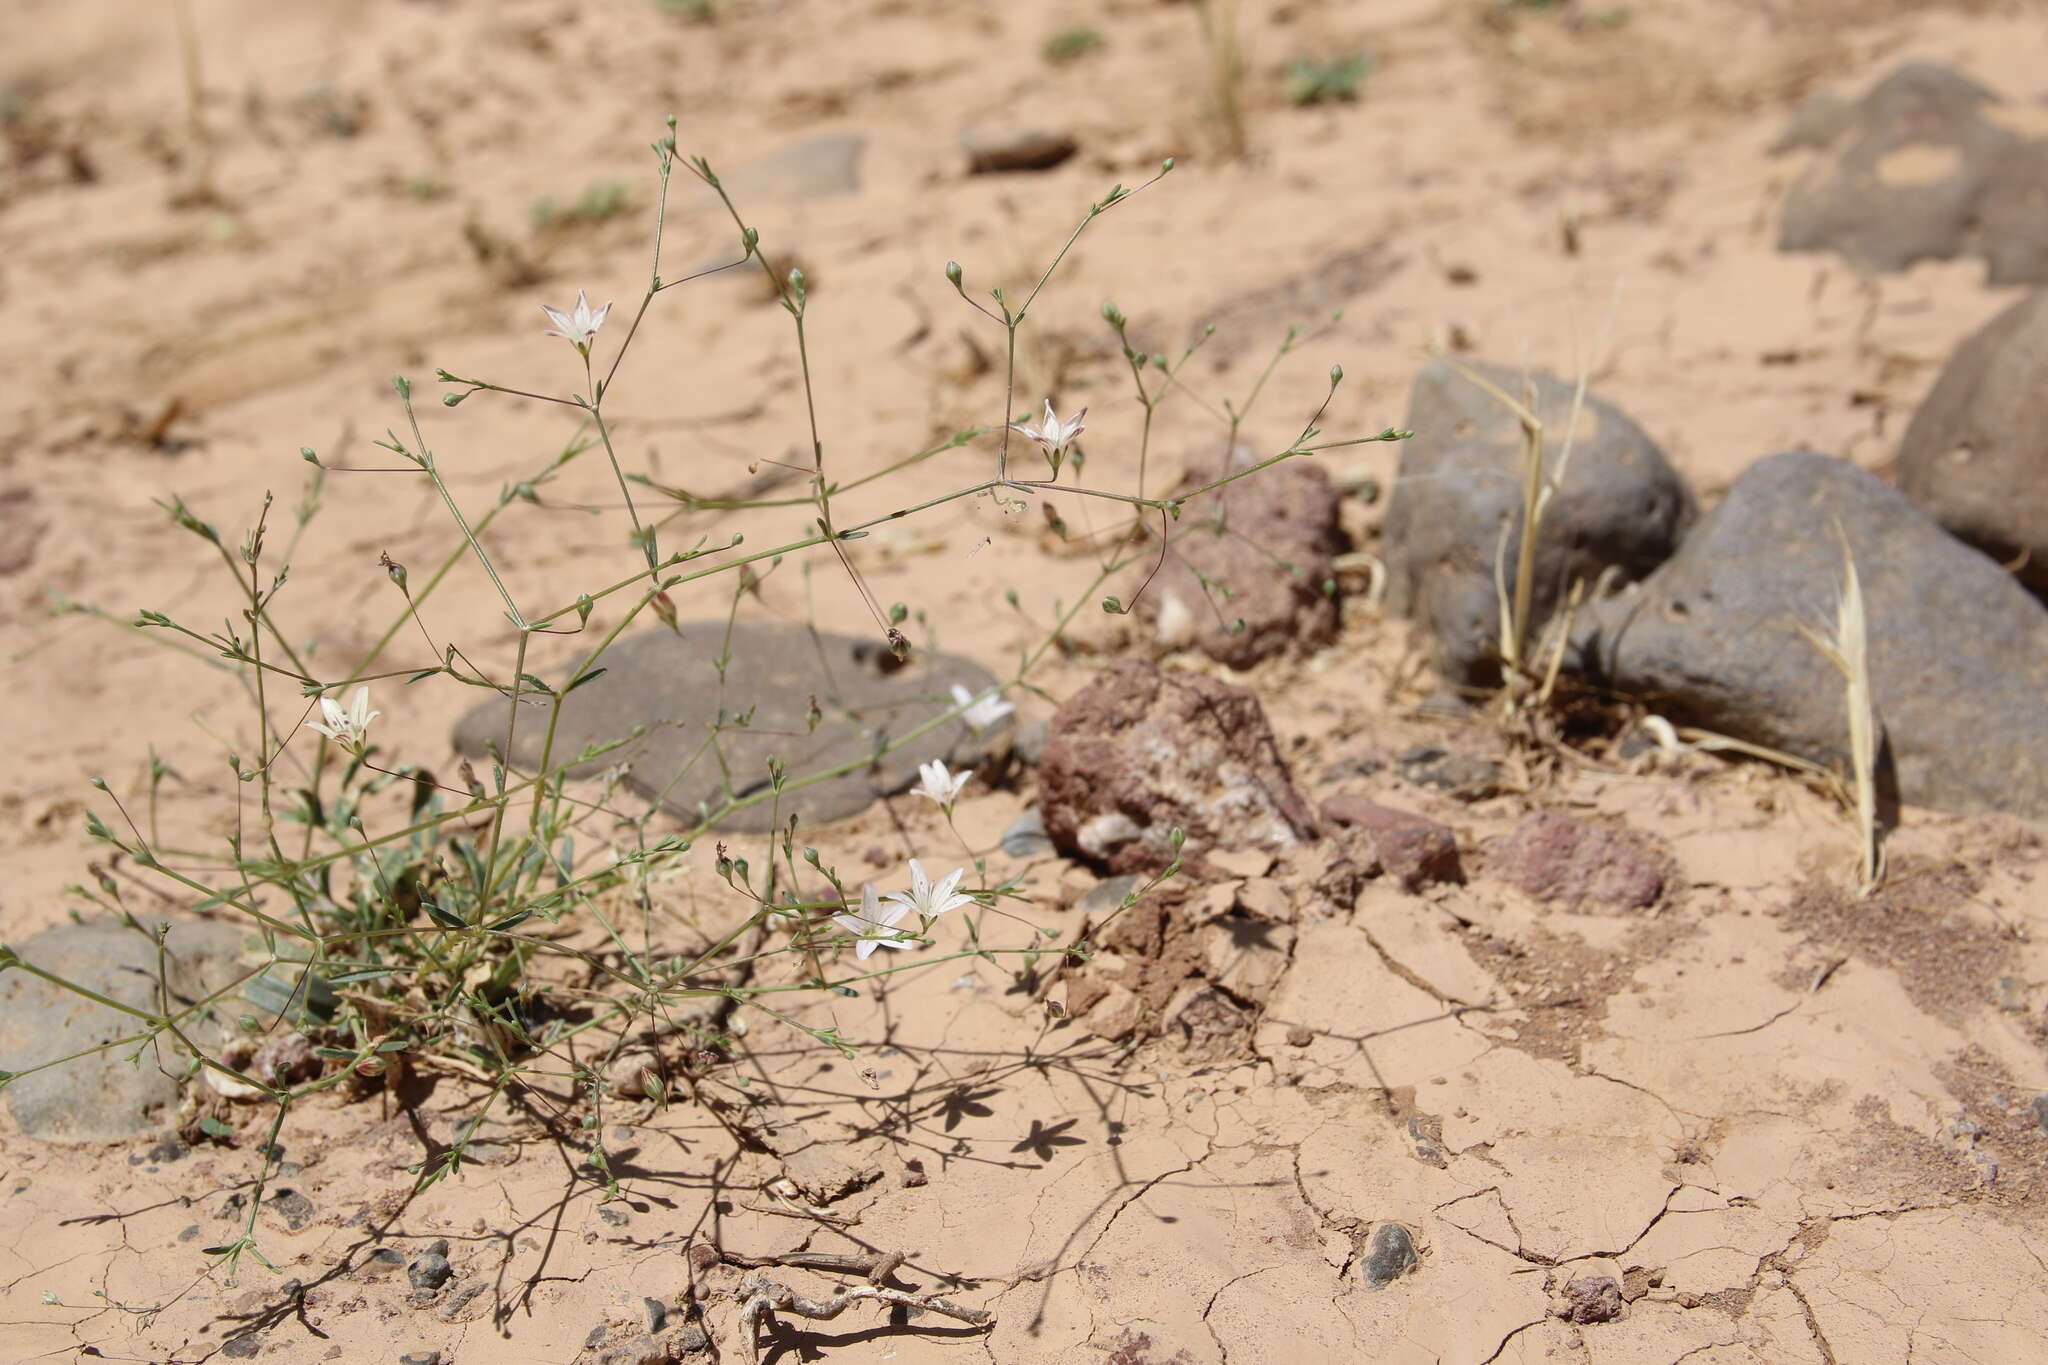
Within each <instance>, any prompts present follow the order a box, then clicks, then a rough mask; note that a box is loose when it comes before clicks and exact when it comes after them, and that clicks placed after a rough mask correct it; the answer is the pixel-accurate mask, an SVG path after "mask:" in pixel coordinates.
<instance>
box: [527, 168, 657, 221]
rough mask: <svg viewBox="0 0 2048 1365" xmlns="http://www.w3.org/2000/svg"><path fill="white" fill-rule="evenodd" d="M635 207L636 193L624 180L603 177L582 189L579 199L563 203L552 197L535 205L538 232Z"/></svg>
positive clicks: (613, 216)
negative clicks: (629, 190) (603, 178)
mask: <svg viewBox="0 0 2048 1365" xmlns="http://www.w3.org/2000/svg"><path fill="white" fill-rule="evenodd" d="M632 207H633V196H632V195H631V193H629V192H628V191H627V189H626V184H625V182H624V181H622V180H600V181H598V182H597V183H596V184H594V185H592V186H591V187H590V188H589V189H587V190H585V191H583V194H582V196H581V197H580V198H578V199H575V200H573V201H571V202H570V203H567V204H564V203H562V202H560V201H559V200H557V199H555V198H553V197H552V196H550V197H548V198H545V199H541V200H539V201H537V202H536V203H535V204H534V206H533V226H534V230H535V231H541V230H544V229H547V228H552V227H573V226H575V225H577V224H582V223H601V222H603V221H604V220H605V219H607V218H616V217H617V216H618V215H620V214H622V213H624V212H626V211H627V210H629V209H631V208H632Z"/></svg>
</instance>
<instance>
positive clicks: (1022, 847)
mask: <svg viewBox="0 0 2048 1365" xmlns="http://www.w3.org/2000/svg"><path fill="white" fill-rule="evenodd" d="M1003 852H1005V853H1007V854H1009V855H1010V856H1011V857H1012V858H1042V857H1044V856H1045V855H1046V854H1048V853H1051V852H1052V840H1051V839H1048V838H1047V837H1046V834H1045V817H1044V816H1043V815H1040V814H1039V813H1038V808H1037V807H1035V806H1034V807H1032V808H1031V809H1030V810H1027V811H1025V812H1024V813H1023V814H1022V815H1020V816H1018V817H1017V819H1016V820H1015V821H1014V822H1013V823H1012V824H1011V825H1010V827H1009V828H1008V829H1006V830H1004V831H1003Z"/></svg>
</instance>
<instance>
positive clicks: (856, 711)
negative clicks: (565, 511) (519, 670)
mask: <svg viewBox="0 0 2048 1365" xmlns="http://www.w3.org/2000/svg"><path fill="white" fill-rule="evenodd" d="M725 632H726V626H725V623H724V622H723V621H706V622H690V623H686V624H684V626H683V627H682V631H681V633H680V634H677V633H675V632H671V631H668V630H660V631H653V632H649V633H647V634H643V635H636V636H631V637H629V638H627V639H624V640H621V641H619V642H618V643H617V644H615V645H613V646H612V647H611V648H610V649H608V650H606V651H605V653H604V656H603V658H602V659H600V660H599V661H598V665H599V666H600V667H603V668H604V669H606V670H607V671H606V672H605V673H604V674H603V675H602V676H600V677H598V678H597V679H596V680H595V681H593V682H589V683H586V684H584V685H583V686H581V687H579V688H577V689H576V690H575V691H573V692H571V693H569V694H568V695H567V696H565V697H563V698H562V702H561V720H560V722H559V724H558V725H557V728H556V734H555V748H554V760H553V761H555V762H556V763H560V762H564V761H567V760H569V759H573V758H575V757H577V756H578V755H579V754H581V753H583V752H584V750H585V746H588V745H603V744H606V743H609V742H612V741H615V740H624V741H625V742H624V743H623V744H620V745H619V746H618V747H617V748H613V749H610V750H608V751H607V752H605V753H603V754H602V755H600V756H598V757H596V758H592V759H590V760H588V761H587V762H583V763H579V764H576V765H575V766H574V767H572V768H571V769H570V772H571V774H572V775H575V776H578V777H589V776H594V775H596V774H598V773H600V772H602V771H604V770H605V769H606V768H607V767H610V766H611V765H614V764H618V763H630V764H631V765H632V766H631V768H630V770H629V772H628V774H627V778H626V781H627V784H628V785H629V786H631V787H632V788H633V789H634V790H635V791H638V792H640V793H641V794H642V795H644V796H647V797H648V798H650V799H654V800H659V801H660V802H661V804H662V805H663V807H665V808H666V809H667V810H669V811H670V812H672V813H673V814H675V815H677V816H679V817H681V818H682V819H684V820H686V821H694V820H698V819H701V818H703V813H706V812H708V813H711V814H713V815H716V813H717V811H718V809H719V808H720V806H722V805H723V803H724V798H725V796H726V783H725V778H724V776H723V773H722V772H721V768H720V764H719V762H718V761H717V760H716V759H714V758H713V757H711V756H710V755H709V754H707V753H706V752H704V740H705V737H706V735H707V734H708V733H710V730H711V727H713V726H715V725H717V724H718V723H719V719H720V716H721V714H722V715H723V716H724V718H725V720H724V724H725V726H726V727H727V728H725V729H724V730H723V731H722V732H721V733H720V735H719V740H718V747H719V752H720V755H722V757H723V760H724V770H725V771H729V772H730V773H731V775H732V792H733V794H734V795H741V796H744V795H748V794H752V793H755V792H762V791H767V790H768V789H769V769H768V760H769V759H770V758H779V759H780V760H782V762H783V763H784V764H785V765H786V766H787V770H788V774H789V780H790V781H791V782H792V783H794V782H796V781H798V780H799V779H802V778H806V777H809V776H811V775H813V774H816V773H819V772H823V771H826V770H828V769H832V768H837V767H841V766H844V765H852V767H851V771H848V772H845V773H842V774H840V775H838V776H836V777H831V778H827V779H825V780H823V781H819V782H815V783H812V784H811V785H808V786H802V787H796V788H794V789H792V790H788V791H785V792H784V793H783V795H782V798H781V800H780V801H779V802H778V801H776V800H775V799H774V798H773V797H769V798H767V799H764V800H762V801H760V802H759V803H758V804H756V805H751V806H745V807H742V808H740V809H739V810H737V811H733V812H731V813H729V814H727V815H725V816H723V817H720V818H718V819H717V820H716V821H715V822H714V823H715V825H716V827H717V828H719V829H722V830H732V831H737V832H739V833H745V834H761V833H766V832H768V831H770V830H772V829H775V828H777V827H779V826H781V825H784V824H786V823H787V822H788V819H789V817H790V815H791V814H795V815H797V816H799V817H800V818H801V819H802V821H803V823H804V824H805V825H807V826H809V825H818V824H824V823H827V822H830V821H833V820H839V819H844V818H846V817H847V816H850V815H855V814H858V813H859V812H860V811H861V810H863V809H864V808H866V807H867V806H868V805H869V804H870V803H871V802H873V801H874V800H876V799H877V798H878V797H881V796H885V795H889V794H892V793H895V792H900V791H903V790H905V789H907V788H908V787H910V786H912V785H914V784H915V783H916V781H917V769H918V765H919V764H922V763H927V762H930V761H931V760H933V759H940V760H943V761H945V762H946V763H947V764H948V765H949V766H951V767H953V768H971V767H973V766H974V765H975V763H976V761H977V760H978V759H979V758H980V756H981V755H982V753H983V752H984V751H985V747H986V746H985V739H984V737H982V736H977V735H975V734H974V732H972V731H971V730H969V729H968V727H967V726H966V725H965V724H964V723H963V722H961V721H958V720H953V721H948V722H947V723H945V724H943V725H940V726H938V727H937V728H935V729H933V730H931V731H930V732H929V733H926V734H924V735H920V736H919V737H918V738H916V739H913V740H910V741H909V742H907V743H904V744H902V745H901V746H900V747H898V748H896V749H892V750H891V751H889V752H888V753H887V754H884V755H883V756H882V757H881V758H879V759H875V760H874V761H872V762H863V761H862V760H864V759H869V758H872V756H873V755H874V753H875V751H876V749H877V748H878V747H880V746H881V745H882V744H884V743H887V742H889V741H891V740H893V739H895V738H896V737H899V736H902V735H906V734H908V733H909V732H910V731H911V730H914V729H916V728H917V727H919V726H921V725H923V724H925V723H926V722H928V721H929V720H931V718H932V717H933V716H936V715H939V714H941V713H943V712H946V711H951V710H953V709H955V703H954V701H953V699H952V695H951V692H950V689H951V687H952V686H954V685H955V684H957V685H959V686H962V687H965V688H966V689H967V690H968V691H969V692H971V693H974V694H976V695H979V694H980V693H982V692H983V691H984V690H986V689H987V688H988V687H990V686H992V685H993V684H994V682H995V679H994V678H993V677H992V676H991V675H990V674H989V672H988V670H986V669H984V668H982V667H981V666H980V665H978V664H975V663H973V662H971V661H969V660H966V659H961V658H956V657H954V656H952V655H949V654H933V653H930V652H928V651H924V650H917V651H915V652H913V654H912V655H911V658H910V660H909V662H908V663H906V664H903V665H901V666H898V665H897V663H896V661H895V659H894V658H893V657H891V655H890V653H889V650H888V648H887V647H886V646H885V645H884V644H883V643H882V642H881V641H880V640H879V639H858V638H854V637H851V636H845V635H832V634H826V633H824V632H815V633H814V632H812V631H810V630H807V629H805V628H804V627H802V626H797V625H785V624H782V623H779V622H741V623H739V624H737V625H735V626H734V627H733V631H732V637H731V641H730V646H729V649H730V654H729V659H728V662H727V665H726V668H725V672H724V675H723V677H721V676H720V673H719V670H718V666H717V665H718V658H719V653H720V651H721V649H725V648H727V647H728V646H727V642H726V634H725ZM567 676H568V675H562V676H560V677H557V678H556V679H554V680H553V681H554V683H555V684H556V685H560V684H561V683H563V682H565V681H566V678H567ZM813 699H815V700H816V702H817V705H818V707H819V709H820V711H821V712H822V713H823V718H822V719H821V720H820V721H819V722H818V725H817V727H816V729H812V728H811V726H810V709H811V703H812V701H813ZM547 707H548V702H547V699H546V698H532V699H528V700H527V701H526V702H524V703H523V705H522V709H521V712H520V723H519V728H518V730H517V732H516V733H515V736H514V738H513V743H512V759H513V762H514V764H515V765H516V766H520V767H523V768H530V767H531V765H533V764H534V763H536V762H537V761H538V760H539V758H540V747H541V742H542V739H543V736H544V734H545V732H546V729H547ZM507 708H508V703H506V702H505V701H504V700H503V699H496V700H493V701H490V702H486V703H484V704H483V705H481V706H478V707H477V708H476V709H474V710H472V711H471V712H470V713H469V714H468V715H466V716H464V717H463V718H462V721H461V723H460V724H458V725H457V726H456V728H455V747H456V749H457V750H459V751H460V752H462V753H464V754H467V755H470V756H472V757H477V756H483V755H486V754H488V753H491V752H494V751H495V750H496V749H497V748H498V747H500V746H502V744H503V743H504V740H505V726H506V717H507ZM749 708H752V714H751V717H746V713H747V711H748V710H749ZM742 717H746V718H747V719H749V721H750V723H749V724H748V725H747V726H745V727H744V728H734V727H735V726H736V725H737V721H738V719H740V718H742ZM1005 723H1007V722H1005ZM998 728H1000V726H999V727H998ZM636 729H638V730H641V731H642V732H641V733H640V734H639V736H638V737H637V738H633V737H632V736H633V735H634V732H635V730H636Z"/></svg>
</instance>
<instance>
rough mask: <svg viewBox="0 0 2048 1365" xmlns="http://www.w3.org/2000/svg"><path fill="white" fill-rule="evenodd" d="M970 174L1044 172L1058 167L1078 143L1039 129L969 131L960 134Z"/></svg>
mask: <svg viewBox="0 0 2048 1365" xmlns="http://www.w3.org/2000/svg"><path fill="white" fill-rule="evenodd" d="M960 146H961V148H962V150H964V151H965V152H966V153H967V170H968V173H969V174H970V175H988V174H991V173H994V172H1001V171H1044V170H1050V169H1052V168H1053V167H1054V166H1057V165H1059V164H1060V163H1061V162H1062V161H1065V160H1066V159H1067V158H1068V157H1070V156H1072V155H1073V154H1074V153H1075V152H1077V151H1079V150H1080V147H1081V144H1080V143H1079V142H1076V141H1075V140H1074V139H1073V138H1072V137H1070V136H1068V135H1067V134H1065V133H1054V132H1047V131H1045V130H1043V129H1039V128H1003V129H986V128H969V129H966V130H965V131H963V132H962V133H961V134H960Z"/></svg>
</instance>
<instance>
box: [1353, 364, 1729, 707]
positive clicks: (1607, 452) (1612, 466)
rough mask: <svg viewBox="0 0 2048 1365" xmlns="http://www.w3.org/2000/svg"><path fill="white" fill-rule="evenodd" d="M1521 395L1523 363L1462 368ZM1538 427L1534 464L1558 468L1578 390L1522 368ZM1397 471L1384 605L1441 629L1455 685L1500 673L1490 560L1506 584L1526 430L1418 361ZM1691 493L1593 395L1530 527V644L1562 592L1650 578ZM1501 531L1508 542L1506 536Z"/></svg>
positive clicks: (1482, 396)
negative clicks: (1612, 574)
mask: <svg viewBox="0 0 2048 1365" xmlns="http://www.w3.org/2000/svg"><path fill="white" fill-rule="evenodd" d="M1464 368H1465V369H1467V370H1470V371H1471V372H1472V374H1474V375H1476V376H1478V377H1479V378H1481V379H1483V380H1485V381H1486V382H1487V383H1488V384H1491V385H1493V386H1494V387H1495V388H1497V389H1499V390H1501V392H1503V393H1505V394H1507V395H1508V396H1509V397H1511V398H1513V399H1514V400H1515V401H1516V402H1518V403H1519V402H1523V401H1524V394H1523V375H1522V372H1521V371H1520V370H1516V369H1510V368H1508V367H1506V366H1501V365H1480V364H1470V365H1466V366H1464ZM1530 379H1531V381H1532V382H1533V384H1534V388H1535V404H1534V411H1535V413H1536V416H1537V417H1538V418H1539V419H1540V420H1541V421H1542V422H1543V460H1544V467H1545V468H1546V470H1550V471H1555V469H1556V467H1557V461H1558V458H1559V456H1560V455H1561V454H1562V452H1563V447H1564V438H1565V433H1566V430H1567V428H1568V427H1570V425H1571V423H1570V416H1571V403H1572V392H1573V388H1574V386H1573V385H1571V384H1567V383H1565V382H1564V381H1563V380H1561V379H1558V378H1555V377H1554V376H1551V375H1547V374H1534V375H1531V376H1530ZM1404 425H1406V426H1407V427H1409V428H1410V429H1412V430H1413V431H1414V432H1415V435H1414V436H1412V437H1411V438H1409V439H1408V440H1406V441H1403V442H1402V443H1401V465H1400V472H1399V474H1398V475H1397V476H1396V477H1395V480H1394V488H1393V492H1392V494H1391V495H1390V496H1389V497H1388V500H1387V521H1386V530H1385V547H1386V564H1387V598H1386V604H1387V609H1388V610H1389V611H1391V612H1394V613H1395V614H1397V615H1401V616H1412V617H1414V618H1416V619H1417V620H1418V621H1420V622H1421V623H1422V624H1423V625H1425V626H1426V627H1428V629H1429V631H1430V633H1431V634H1433V635H1434V636H1435V637H1436V643H1437V662H1438V665H1439V667H1440V668H1441V670H1442V672H1443V676H1444V680H1445V681H1446V682H1448V683H1450V684H1451V685H1453V686H1472V687H1490V686H1493V685H1495V684H1496V683H1498V681H1499V680H1500V633H1501V610H1500V597H1499V594H1498V593H1497V592H1496V591H1495V588H1494V564H1495V559H1496V556H1499V557H1500V560H1501V562H1502V563H1503V564H1505V565H1506V570H1507V581H1508V583H1509V585H1510V590H1512V585H1513V582H1514V573H1515V565H1516V556H1517V554H1518V553H1519V550H1520V546H1521V522H1522V465H1523V461H1524V452H1525V450H1526V444H1527V443H1526V441H1525V440H1524V438H1523V435H1522V426H1521V423H1520V422H1519V421H1517V420H1516V418H1515V416H1514V414H1513V413H1512V412H1510V411H1509V409H1508V408H1507V406H1506V405H1505V404H1503V403H1502V402H1501V401H1500V400H1499V399H1498V398H1496V397H1495V396H1494V395H1493V394H1491V393H1489V392H1488V391H1487V390H1486V389H1484V388H1482V387H1480V386H1479V385H1478V384H1475V383H1473V382H1472V380H1471V379H1469V378H1467V377H1466V376H1465V375H1464V374H1462V373H1460V371H1459V369H1457V368H1454V367H1453V366H1451V365H1450V364H1448V363H1446V362H1444V361H1441V360H1438V361H1431V362H1430V363H1429V364H1427V365H1425V366H1423V367H1422V369H1421V371H1420V372H1418V373H1417V374H1416V376H1415V385H1414V388H1413V390H1412V391H1411V393H1410V395H1409V399H1408V416H1407V419H1406V421H1405V423H1404ZM1695 515H1696V509H1695V506H1694V503H1693V497H1692V492H1691V490H1689V489H1688V488H1687V487H1686V485H1685V481H1684V480H1683V479H1681V478H1680V477H1679V476H1678V471H1677V470H1675V469H1673V468H1672V467H1671V463H1670V461H1669V460H1667V459H1665V458H1664V452H1663V451H1662V450H1660V449H1659V448H1658V447H1657V444H1656V443H1655V442H1654V441H1652V440H1651V439H1650V438H1649V436H1647V435H1646V434H1645V433H1644V432H1643V429H1642V428H1641V427H1639V426H1637V425H1636V424H1635V423H1634V422H1633V421H1631V420H1629V418H1628V416H1627V415H1626V414H1624V413H1623V412H1621V410H1620V409H1618V408H1616V407H1614V406H1612V405H1611V404H1609V403H1607V402H1605V401H1603V400H1602V399H1601V398H1600V397H1599V396H1598V395H1596V394H1592V393H1588V394H1587V395H1586V398H1585V402H1584V404H1583V406H1582V407H1581V409H1580V411H1579V417H1578V424H1577V428H1576V432H1575V435H1574V438H1573V440H1572V458H1571V464H1570V466H1569V467H1568V468H1567V469H1566V471H1565V476H1564V481H1563V483H1562V485H1561V486H1560V488H1559V490H1558V492H1557V494H1556V496H1555V497H1554V498H1552V499H1551V502H1550V505H1549V507H1548V509H1547V510H1546V511H1545V513H1544V517H1543V522H1542V527H1541V530H1540V531H1539V533H1538V540H1537V544H1536V556H1535V573H1534V585H1533V592H1532V594H1531V597H1530V614H1531V616H1532V617H1533V622H1532V629H1531V630H1530V631H1529V632H1528V635H1529V638H1530V639H1531V640H1534V639H1536V638H1539V637H1540V630H1541V626H1542V623H1543V622H1544V621H1546V620H1547V619H1548V618H1549V617H1550V615H1551V613H1552V612H1553V611H1554V610H1555V609H1556V608H1557V606H1558V605H1559V603H1561V602H1562V601H1563V600H1564V597H1565V595H1566V594H1567V593H1569V592H1570V590H1571V586H1572V584H1573V583H1574V582H1582V583H1584V584H1585V585H1586V586H1587V587H1588V588H1590V587H1591V586H1592V585H1593V584H1594V582H1595V581H1597V580H1598V579H1599V577H1600V576H1601V574H1602V573H1603V572H1604V571H1606V570H1608V569H1614V570H1618V571H1619V572H1620V573H1621V575H1622V577H1623V578H1625V579H1637V578H1641V577H1642V576H1643V575H1645V574H1647V573H1649V572H1650V571H1651V570H1652V569H1654V568H1656V567H1657V566H1658V565H1659V564H1661V563H1663V562H1664V560H1665V559H1666V558H1667V557H1668V556H1669V555H1670V554H1671V553H1672V551H1673V550H1675V549H1676V548H1677V546H1678V542H1679V539H1680V537H1682V536H1683V535H1684V533H1685V530H1686V528H1687V527H1688V526H1690V525H1691V524H1692V521H1693V519H1694V516H1695ZM1503 535H1505V539H1506V543H1505V545H1504V546H1503V544H1502V539H1503Z"/></svg>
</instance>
